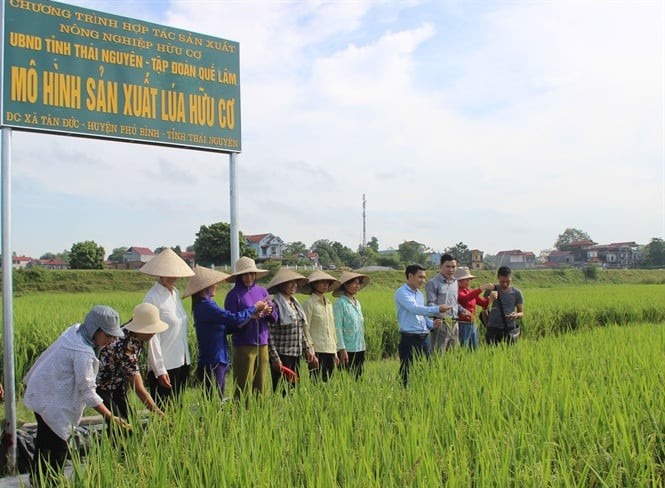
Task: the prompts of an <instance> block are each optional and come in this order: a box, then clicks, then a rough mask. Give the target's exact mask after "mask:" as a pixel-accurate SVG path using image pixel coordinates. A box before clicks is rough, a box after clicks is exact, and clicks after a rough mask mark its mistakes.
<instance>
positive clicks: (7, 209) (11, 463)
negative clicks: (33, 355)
mask: <svg viewBox="0 0 665 488" xmlns="http://www.w3.org/2000/svg"><path fill="white" fill-rule="evenodd" d="M11 143H12V130H11V129H9V128H7V127H3V128H2V323H3V337H2V338H3V342H4V364H3V371H4V388H5V443H6V445H7V471H8V472H9V473H11V474H14V473H16V392H15V387H14V385H15V380H14V375H15V372H14V304H13V290H14V284H13V281H12V245H11V244H12V243H11V227H12V225H11V223H12V222H11V214H12V212H11V210H12V209H11V195H12V193H11V187H12V175H11Z"/></svg>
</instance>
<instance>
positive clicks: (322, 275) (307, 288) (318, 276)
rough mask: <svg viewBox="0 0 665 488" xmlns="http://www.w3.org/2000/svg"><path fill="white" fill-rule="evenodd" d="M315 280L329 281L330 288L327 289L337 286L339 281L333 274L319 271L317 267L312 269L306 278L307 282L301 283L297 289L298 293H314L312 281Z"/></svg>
mask: <svg viewBox="0 0 665 488" xmlns="http://www.w3.org/2000/svg"><path fill="white" fill-rule="evenodd" d="M315 281H331V282H332V283H330V288H328V291H331V290H334V289H335V288H337V286H339V281H337V278H335V277H334V276H331V275H329V274H328V273H326V272H325V271H321V270H320V269H317V270H316V271H314V272H313V273H312V274H311V275H309V277H308V278H307V283H305V284H304V285H302V286H301V287H300V288H299V289H298V292H299V293H304V294H305V295H311V294H312V293H314V289H313V288H312V283H314V282H315Z"/></svg>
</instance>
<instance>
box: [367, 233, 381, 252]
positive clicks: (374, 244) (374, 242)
mask: <svg viewBox="0 0 665 488" xmlns="http://www.w3.org/2000/svg"><path fill="white" fill-rule="evenodd" d="M367 247H369V248H370V249H371V250H372V251H374V252H379V240H378V239H377V238H376V237H374V236H372V238H371V239H370V240H369V242H368V243H367Z"/></svg>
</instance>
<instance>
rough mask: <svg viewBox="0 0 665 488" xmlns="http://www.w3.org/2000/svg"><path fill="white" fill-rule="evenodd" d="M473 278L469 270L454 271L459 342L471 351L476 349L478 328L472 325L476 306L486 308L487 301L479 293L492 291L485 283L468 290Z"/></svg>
mask: <svg viewBox="0 0 665 488" xmlns="http://www.w3.org/2000/svg"><path fill="white" fill-rule="evenodd" d="M474 278H475V276H473V275H472V274H471V272H470V271H469V268H468V267H466V266H460V267H459V268H457V271H455V279H456V280H457V285H458V291H457V302H458V304H459V312H458V319H459V320H458V322H459V341H460V344H461V345H462V346H465V347H468V348H469V349H471V350H474V349H477V348H478V328H477V327H476V325H475V324H474V323H473V320H474V317H475V312H476V305H480V306H481V307H487V306H488V305H489V299H488V298H483V297H481V296H480V294H481V293H483V292H484V291H487V290H490V291H491V290H493V289H494V285H493V284H492V283H486V284H484V285H482V286H481V287H480V288H473V289H472V288H470V285H471V280H472V279H474Z"/></svg>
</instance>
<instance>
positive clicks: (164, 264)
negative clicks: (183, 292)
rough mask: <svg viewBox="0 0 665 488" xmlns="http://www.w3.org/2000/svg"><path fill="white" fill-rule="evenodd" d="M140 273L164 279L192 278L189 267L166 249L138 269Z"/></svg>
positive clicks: (170, 250)
mask: <svg viewBox="0 0 665 488" xmlns="http://www.w3.org/2000/svg"><path fill="white" fill-rule="evenodd" d="M139 271H140V272H141V273H145V274H147V275H150V276H158V277H164V278H188V277H190V276H194V271H192V268H190V267H189V264H187V263H186V262H185V261H184V260H183V259H182V258H181V257H180V256H178V255H177V254H176V253H175V251H173V249H171V248H170V247H167V248H166V249H164V250H163V251H162V252H160V253H159V254H158V255H157V256H155V257H154V258H152V259H151V260H150V261H148V262H147V263H145V264H144V265H143V266H141V269H139Z"/></svg>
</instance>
